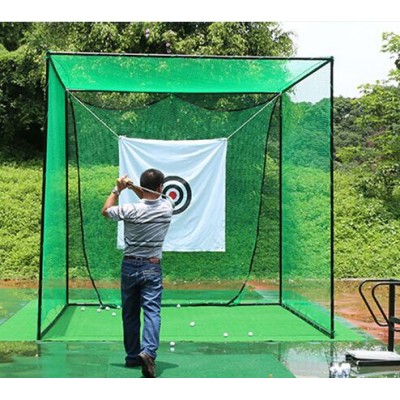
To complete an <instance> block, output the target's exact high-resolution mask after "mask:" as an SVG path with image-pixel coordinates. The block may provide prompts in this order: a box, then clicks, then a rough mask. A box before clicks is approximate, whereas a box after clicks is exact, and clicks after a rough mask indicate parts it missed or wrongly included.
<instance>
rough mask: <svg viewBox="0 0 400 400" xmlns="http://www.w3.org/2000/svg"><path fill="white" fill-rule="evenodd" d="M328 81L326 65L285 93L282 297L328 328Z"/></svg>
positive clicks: (283, 111)
mask: <svg viewBox="0 0 400 400" xmlns="http://www.w3.org/2000/svg"><path fill="white" fill-rule="evenodd" d="M329 81H330V66H329V65H328V66H326V67H324V68H321V69H320V70H319V71H317V72H315V73H314V74H313V75H311V76H310V77H308V78H307V79H305V80H304V81H302V82H300V83H299V84H297V85H296V86H294V87H293V88H292V89H291V90H290V91H289V93H287V94H285V95H284V96H283V98H282V103H283V104H282V288H283V293H282V298H283V303H284V304H285V305H287V306H289V307H291V308H292V309H294V310H296V311H297V312H299V313H300V314H301V315H304V316H307V317H308V318H309V319H311V320H312V321H314V322H316V323H318V325H321V326H322V327H323V328H326V329H327V330H329V329H330V323H331V320H330V314H329V312H328V311H327V310H329V309H330V305H331V301H332V299H331V252H330V251H331V245H330V240H331V233H330V226H331V216H330V212H331V199H330V195H331V192H330V189H331V176H330V172H331V165H330V132H331V126H330V121H331V119H330V118H331V117H330V116H331V102H330V87H329ZM322 306H323V307H322Z"/></svg>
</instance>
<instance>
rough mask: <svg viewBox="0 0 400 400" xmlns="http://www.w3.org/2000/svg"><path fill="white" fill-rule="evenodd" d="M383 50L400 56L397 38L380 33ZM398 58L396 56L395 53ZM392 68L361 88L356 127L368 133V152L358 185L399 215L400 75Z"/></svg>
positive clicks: (399, 39)
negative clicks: (375, 80)
mask: <svg viewBox="0 0 400 400" xmlns="http://www.w3.org/2000/svg"><path fill="white" fill-rule="evenodd" d="M383 40H384V44H383V47H382V49H383V51H385V52H390V53H400V36H399V35H395V34H393V33H384V34H383ZM395 55H396V56H397V54H395ZM398 72H399V71H398V70H397V69H396V68H395V69H393V70H392V71H390V73H389V79H387V80H385V81H382V82H377V83H376V84H367V85H363V87H362V92H363V95H362V96H361V97H360V98H359V99H358V100H357V105H358V106H359V107H360V110H361V114H360V115H359V116H358V117H357V118H356V120H355V123H356V125H357V126H358V127H359V128H360V129H362V130H366V131H368V132H369V137H368V142H369V144H370V147H371V152H370V153H369V155H368V158H367V159H366V161H365V163H364V172H365V178H364V179H363V180H362V182H361V184H360V188H362V190H363V192H364V193H365V194H366V195H373V196H377V197H379V198H381V199H382V200H384V201H385V202H386V204H387V205H388V207H389V208H390V209H391V210H392V211H393V212H395V213H396V215H399V214H400V213H399V211H398V210H399V205H400V184H399V182H400V75H399V74H398Z"/></svg>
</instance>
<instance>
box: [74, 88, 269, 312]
mask: <svg viewBox="0 0 400 400" xmlns="http://www.w3.org/2000/svg"><path fill="white" fill-rule="evenodd" d="M77 96H79V97H78V99H79V100H77V99H76V97H74V96H72V97H71V103H70V116H71V117H70V119H72V120H73V121H74V124H73V126H71V127H70V129H69V135H68V137H69V146H68V148H69V149H70V151H69V153H70V154H71V158H70V164H71V165H70V167H69V171H71V172H70V180H73V184H71V185H70V189H69V195H70V201H69V221H70V222H69V233H70V234H69V245H70V249H71V251H70V252H69V256H70V262H69V268H70V272H69V277H70V279H73V278H80V277H82V276H84V275H85V274H86V273H87V267H89V270H90V273H91V276H92V277H93V279H94V280H95V283H96V287H97V288H98V289H99V292H100V295H101V298H102V300H103V301H104V302H117V303H119V301H120V294H119V291H118V285H119V276H120V263H121V258H122V252H121V251H120V250H118V249H117V248H116V236H117V225H116V224H115V222H113V221H110V220H107V219H105V218H104V217H103V216H102V215H101V213H100V211H101V206H102V204H103V203H104V200H105V198H106V197H107V195H108V194H109V192H110V189H111V188H112V187H113V185H114V182H115V179H116V177H117V176H118V164H119V161H118V142H117V138H116V137H115V136H114V134H113V133H112V132H111V131H110V130H109V129H108V128H107V127H105V126H104V124H102V123H100V122H99V120H98V119H100V120H101V121H103V122H104V123H105V124H106V125H107V126H108V127H109V128H110V129H111V130H112V131H114V132H118V133H119V134H121V135H124V136H127V137H137V138H151V139H160V140H185V139H192V140H196V139H211V138H221V137H228V136H229V135H231V134H232V133H233V132H234V131H235V130H236V129H237V128H239V127H240V126H241V125H242V124H243V123H244V122H246V121H247V120H249V118H251V117H252V116H253V115H254V114H255V113H256V112H258V111H259V110H261V109H262V108H263V107H265V105H266V102H268V101H269V100H271V97H272V96H271V95H246V96H244V95H243V96H239V95H224V96H221V95H218V96H216V95H182V96H181V95H169V96H165V95H152V96H148V95H147V96H146V95H145V94H135V95H124V94H117V93H112V94H104V93H103V94H99V93H90V94H88V93H85V94H79V95H77ZM107 97H111V98H112V100H111V101H107V99H106V98H107ZM129 100H131V102H133V106H132V105H129ZM83 101H84V105H83V104H82V103H81V102H83ZM104 102H107V104H108V108H106V107H104V106H103V103H104ZM140 103H141V104H140ZM274 104H275V103H274V102H271V103H270V104H269V105H268V106H266V107H265V108H264V109H263V110H262V111H261V112H260V113H259V114H258V115H257V117H255V118H254V119H252V120H251V121H250V122H249V123H248V124H247V125H246V126H244V127H243V128H242V129H241V130H240V131H238V132H237V133H236V134H235V135H234V136H232V138H231V139H230V140H229V142H228V152H227V177H226V180H227V184H226V252H224V253H215V252H187V253H181V252H165V253H164V256H163V274H164V280H165V286H166V291H165V292H164V303H173V304H176V303H177V302H179V303H182V304H183V303H198V302H200V303H214V302H228V301H229V300H231V299H232V297H233V296H235V294H236V293H237V292H238V290H239V289H240V288H241V285H242V284H243V282H244V280H245V278H246V277H247V274H248V272H249V266H250V265H251V261H252V257H253V253H254V249H255V246H256V240H257V228H258V215H259V208H260V202H261V189H262V187H263V170H264V161H265V151H266V148H267V139H268V128H269V125H270V120H271V114H272V110H273V109H274ZM110 105H112V106H113V107H117V106H118V107H117V108H110ZM89 110H90V111H89ZM93 114H95V115H96V116H97V118H98V119H97V118H96V117H94V115H93ZM74 148H75V151H74ZM155 167H157V166H156V165H155ZM79 209H81V212H80V211H79ZM184 216H185V215H184V213H182V214H179V215H178V216H177V217H179V218H184ZM209 222H210V224H212V221H209ZM82 227H83V230H82ZM75 281H76V279H75ZM71 286H74V285H71ZM174 286H175V288H174ZM113 288H114V289H115V290H112V289H113ZM110 289H111V290H110ZM205 293H206V297H205V296H204V294H205ZM93 296H94V295H93V293H92V294H91V297H92V298H93ZM75 297H76V299H75V300H79V294H77V293H76V292H75V293H74V292H71V297H70V300H71V301H72V300H74V298H75ZM255 298H256V299H260V298H261V299H262V297H261V296H260V295H257V296H255Z"/></svg>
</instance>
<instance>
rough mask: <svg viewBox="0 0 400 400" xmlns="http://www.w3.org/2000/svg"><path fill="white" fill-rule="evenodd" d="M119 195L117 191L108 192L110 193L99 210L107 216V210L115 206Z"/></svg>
mask: <svg viewBox="0 0 400 400" xmlns="http://www.w3.org/2000/svg"><path fill="white" fill-rule="evenodd" d="M118 197H119V195H118V194H117V193H110V195H109V196H108V197H107V200H106V202H105V203H104V206H103V209H102V210H101V213H102V214H103V215H104V216H105V217H107V218H108V214H107V210H108V209H109V208H110V207H112V206H115V204H116V203H117V200H118Z"/></svg>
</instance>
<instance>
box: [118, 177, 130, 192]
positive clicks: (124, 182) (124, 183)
mask: <svg viewBox="0 0 400 400" xmlns="http://www.w3.org/2000/svg"><path fill="white" fill-rule="evenodd" d="M130 185H133V182H132V181H131V180H130V179H129V178H128V175H124V176H121V177H120V178H118V179H117V188H118V191H119V192H122V191H123V190H124V189H126V188H127V187H128V186H130Z"/></svg>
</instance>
